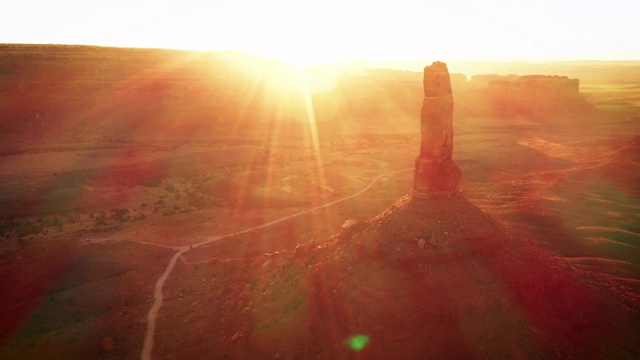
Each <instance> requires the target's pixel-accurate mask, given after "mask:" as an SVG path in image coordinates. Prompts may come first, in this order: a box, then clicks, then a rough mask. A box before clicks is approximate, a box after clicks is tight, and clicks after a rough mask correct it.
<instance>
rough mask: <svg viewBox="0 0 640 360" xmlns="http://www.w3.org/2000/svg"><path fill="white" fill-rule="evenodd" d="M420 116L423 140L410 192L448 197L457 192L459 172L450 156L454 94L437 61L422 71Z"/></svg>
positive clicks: (444, 66) (424, 195)
mask: <svg viewBox="0 0 640 360" xmlns="http://www.w3.org/2000/svg"><path fill="white" fill-rule="evenodd" d="M423 86H424V100H423V101H422V112H421V114H420V125H421V134H422V140H421V142H420V155H418V158H417V159H416V167H415V173H414V176H413V191H414V193H415V194H416V196H417V197H433V196H449V195H452V194H454V193H455V192H457V191H458V184H459V182H460V169H458V166H457V165H456V164H455V163H454V162H453V160H452V159H451V156H452V153H453V95H452V94H451V81H450V79H449V70H448V69H447V65H446V64H445V63H443V62H439V61H436V62H434V63H433V64H431V66H426V67H425V68H424V78H423Z"/></svg>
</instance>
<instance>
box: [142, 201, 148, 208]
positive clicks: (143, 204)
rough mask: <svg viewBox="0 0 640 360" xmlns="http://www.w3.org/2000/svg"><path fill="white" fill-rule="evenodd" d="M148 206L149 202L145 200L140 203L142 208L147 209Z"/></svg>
mask: <svg viewBox="0 0 640 360" xmlns="http://www.w3.org/2000/svg"><path fill="white" fill-rule="evenodd" d="M147 206H149V204H147V203H146V202H143V203H142V204H140V208H141V209H146V208H147Z"/></svg>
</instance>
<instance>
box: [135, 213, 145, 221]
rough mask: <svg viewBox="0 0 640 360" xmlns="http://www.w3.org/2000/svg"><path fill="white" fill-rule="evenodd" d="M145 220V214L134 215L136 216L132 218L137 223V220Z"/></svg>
mask: <svg viewBox="0 0 640 360" xmlns="http://www.w3.org/2000/svg"><path fill="white" fill-rule="evenodd" d="M146 218H147V215H145V214H138V215H136V216H135V217H134V218H133V220H135V221H138V220H144V219H146Z"/></svg>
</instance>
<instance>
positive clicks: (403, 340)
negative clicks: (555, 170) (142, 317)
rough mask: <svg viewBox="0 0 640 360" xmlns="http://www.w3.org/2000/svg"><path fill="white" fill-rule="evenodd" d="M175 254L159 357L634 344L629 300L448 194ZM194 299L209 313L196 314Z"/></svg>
mask: <svg viewBox="0 0 640 360" xmlns="http://www.w3.org/2000/svg"><path fill="white" fill-rule="evenodd" d="M421 239H422V240H423V241H421ZM420 244H422V245H420ZM186 257H187V259H189V254H188V253H187V255H186ZM185 262H186V263H187V264H191V266H188V267H186V266H182V267H179V268H178V269H177V270H176V273H175V275H174V276H175V278H174V279H173V281H172V282H171V283H172V285H171V286H169V288H168V289H167V291H168V292H169V293H173V294H175V295H176V296H173V297H171V298H170V299H169V301H168V302H167V303H166V305H165V306H166V309H165V310H164V311H165V312H166V313H167V314H171V315H167V316H166V317H164V318H163V319H162V320H161V321H160V325H159V326H160V329H166V330H168V329H175V328H176V327H178V326H187V325H186V324H189V326H191V328H190V330H189V332H188V334H187V335H186V336H185V337H183V338H181V340H180V341H179V342H175V341H172V339H171V336H172V335H171V334H172V331H166V330H165V331H162V330H160V331H159V333H158V335H157V337H158V348H157V351H158V352H159V353H161V354H163V357H164V356H166V357H172V356H186V357H198V356H202V354H205V353H208V354H211V357H213V358H292V359H293V358H322V359H333V358H363V359H364V358H366V359H369V358H376V359H390V358H391V359H407V358H473V357H480V358H496V357H499V358H514V357H524V358H536V357H562V358H565V357H575V358H599V357H602V358H625V357H633V356H635V355H636V354H638V350H639V349H638V347H637V344H638V342H637V340H638V330H639V329H638V312H637V309H635V310H632V309H628V308H626V307H624V306H621V305H620V304H619V303H618V302H617V295H616V294H611V293H610V292H609V291H608V290H609V289H605V288H601V287H597V286H593V285H589V284H587V283H586V282H584V281H582V278H584V277H587V278H589V274H588V273H587V272H585V271H583V270H581V269H580V268H579V267H575V266H573V265H572V264H571V263H569V262H567V261H564V260H563V259H561V258H558V257H555V256H553V255H551V254H549V253H548V252H545V251H542V250H540V249H539V248H537V247H536V246H534V245H532V244H531V243H530V242H528V241H526V240H523V239H520V238H517V237H514V236H512V235H510V234H509V233H508V232H507V231H505V230H504V228H503V227H502V226H501V225H499V224H498V223H497V222H496V221H495V220H493V219H492V218H491V217H489V216H487V215H486V214H484V213H483V212H482V211H481V210H479V209H478V208H477V207H475V206H473V205H472V204H471V203H469V202H468V201H467V200H465V199H464V198H463V197H461V196H454V197H452V198H451V199H427V200H425V199H414V198H413V197H412V196H411V195H407V196H404V197H403V198H401V199H400V200H398V201H397V202H396V203H394V204H393V205H392V206H391V207H390V208H388V209H387V210H386V211H384V212H383V213H381V214H380V215H378V216H376V217H374V218H372V219H371V220H369V221H367V222H366V224H363V225H362V226H361V227H360V228H359V229H357V230H356V232H355V233H353V234H350V235H349V234H345V233H342V234H340V235H336V236H334V237H332V238H331V239H330V240H329V241H327V242H325V243H323V244H321V245H315V244H313V243H311V244H305V245H299V246H297V247H296V248H295V250H290V251H283V252H280V253H278V254H272V255H271V256H266V257H265V256H263V257H248V258H244V259H242V258H240V259H220V258H213V259H210V260H199V261H190V260H185ZM205 283H210V285H208V286H204V284H205ZM634 301H635V302H636V303H637V301H638V299H637V298H636V299H635V300H634ZM205 308H209V309H211V310H212V311H214V312H215V314H211V315H210V316H208V317H207V319H203V318H201V315H202V310H203V309H205ZM192 309H199V310H198V311H197V312H194V311H193V310H192ZM358 334H363V335H367V336H369V337H370V343H369V344H368V346H366V347H365V348H364V349H362V350H361V351H360V352H357V351H354V350H352V349H350V348H349V347H348V346H346V341H347V340H348V339H349V338H350V337H352V336H355V335H358ZM172 344H173V345H172Z"/></svg>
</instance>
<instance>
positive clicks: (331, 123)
mask: <svg viewBox="0 0 640 360" xmlns="http://www.w3.org/2000/svg"><path fill="white" fill-rule="evenodd" d="M55 50H56V51H54V52H53V53H51V54H50V55H51V56H49V57H43V56H42V53H43V52H44V53H46V52H47V50H46V49H42V48H40V47H38V46H33V47H27V49H26V50H25V49H19V48H18V49H13V48H10V49H7V48H6V47H5V48H4V50H3V51H4V52H5V53H4V55H2V56H5V57H7V59H9V60H8V61H6V62H4V63H3V64H4V65H3V66H5V68H3V69H4V70H3V71H2V76H3V77H2V80H3V81H2V82H0V83H1V84H3V86H4V87H3V88H2V89H0V90H1V91H0V92H2V99H3V102H2V103H0V108H2V109H4V110H6V111H5V113H6V114H8V115H7V116H8V117H7V118H3V119H2V120H6V121H4V122H3V123H2V124H0V129H2V131H0V133H1V135H0V136H2V142H1V143H0V230H1V232H0V238H1V240H0V245H1V246H0V294H1V295H0V308H2V309H4V310H5V311H1V312H0V324H1V325H0V358H7V359H39V358H50V359H70V358H73V359H76V358H78V359H137V358H140V354H141V352H142V349H143V343H144V339H145V335H146V334H147V332H148V329H149V326H148V316H149V312H150V309H151V308H152V305H153V304H154V303H155V302H156V299H155V298H154V291H155V290H156V289H157V287H156V283H157V281H158V280H159V278H160V277H161V275H162V274H163V273H164V272H165V271H166V269H167V265H168V264H169V261H170V259H172V258H173V257H174V256H176V254H177V253H178V251H184V252H183V253H181V256H179V257H177V258H176V259H177V261H176V263H175V267H174V268H173V271H171V272H170V273H169V274H168V277H167V279H166V283H165V284H164V286H163V287H162V289H161V290H162V292H163V296H164V303H163V305H162V306H161V307H160V309H159V312H158V316H157V319H156V320H157V321H156V331H155V336H154V340H155V341H154V344H153V349H152V351H151V353H150V354H151V355H152V357H153V358H155V359H182V358H185V359H191V358H201V359H209V358H213V359H225V358H231V359H237V358H283V359H284V358H289V359H297V358H346V359H351V358H354V359H358V358H363V359H369V358H379V359H388V358H392V359H393V358H397V359H407V358H434V359H440V358H490V359H492V358H577V359H584V358H587V359H589V358H594V359H595V358H637V357H640V349H639V348H638V346H637V344H640V329H638V324H639V323H640V321H639V320H640V319H639V318H638V316H639V315H638V314H639V313H640V299H639V294H640V246H639V243H638V239H640V220H639V219H640V188H639V184H640V177H639V176H640V169H639V167H638V163H639V162H640V159H639V157H638V154H640V148H639V142H638V136H639V135H640V121H639V120H640V117H638V104H640V102H639V101H640V88H639V87H638V82H637V81H636V80H634V79H637V75H636V73H633V74H632V73H630V72H629V71H630V70H629V69H628V67H627V66H626V65H625V67H624V68H623V70H624V74H625V77H621V78H624V79H625V80H624V82H622V81H620V82H614V81H612V80H610V78H611V76H609V77H607V75H606V71H605V70H603V69H601V68H600V65H598V66H599V67H598V69H600V70H598V71H599V72H598V74H597V75H598V76H597V79H596V80H597V81H595V80H591V81H587V82H583V81H582V78H581V87H580V89H581V93H582V94H584V95H585V97H586V98H587V99H589V101H590V102H591V103H592V105H593V109H591V110H590V112H587V113H580V114H573V113H570V112H563V113H560V114H549V115H547V114H544V115H541V116H538V117H536V118H527V117H524V116H514V117H494V116H489V115H478V114H476V113H473V112H460V111H458V112H455V113H454V121H453V124H454V125H453V126H454V129H453V130H454V134H455V138H454V139H455V140H454V150H453V160H454V161H455V163H456V164H457V165H458V166H459V168H460V170H461V172H462V178H461V182H460V189H461V190H462V192H461V193H460V194H457V195H455V196H452V197H451V198H449V199H444V198H442V199H431V200H422V199H414V198H413V197H412V196H411V195H407V192H408V191H409V189H411V186H412V172H411V171H404V172H396V171H400V170H403V169H408V168H412V167H413V165H414V160H415V158H416V155H417V153H418V151H417V150H418V148H419V144H420V139H419V128H420V121H419V117H418V115H417V114H418V113H419V112H420V96H419V93H420V90H421V84H420V79H421V74H419V73H412V72H402V71H393V70H379V71H373V70H372V71H371V72H366V71H358V72H354V73H353V74H351V75H349V76H345V77H343V78H342V79H341V81H338V82H336V83H335V84H333V86H334V87H333V88H332V89H333V90H330V91H324V90H323V91H317V92H312V94H311V97H312V100H313V104H314V108H313V111H314V112H315V114H316V117H315V119H316V120H317V122H315V123H313V122H312V121H311V120H312V119H309V118H307V116H308V115H309V112H307V111H308V110H309V109H308V108H306V109H305V108H304V106H302V105H300V104H299V103H298V102H299V100H300V98H301V97H300V94H299V93H296V92H294V93H295V94H293V95H291V94H287V91H286V90H283V89H282V88H278V86H280V85H282V81H281V79H278V78H277V76H271V75H269V76H266V77H261V76H262V75H264V74H262V73H261V72H262V70H265V69H267V70H268V69H272V67H273V66H276V68H278V69H280V70H282V69H281V67H280V65H277V64H276V65H274V64H270V65H269V64H267V65H264V64H263V65H261V66H258V67H253V64H254V63H253V62H252V61H254V60H255V59H250V58H249V59H248V58H247V57H241V58H244V59H245V62H238V61H232V60H233V59H236V58H235V57H234V56H232V55H230V54H227V55H225V56H223V57H222V58H220V57H219V56H218V55H215V54H209V55H207V54H187V53H184V52H173V51H170V52H162V51H160V52H154V50H140V49H138V50H132V49H128V50H126V49H125V50H122V49H103V48H97V49H93V48H84V47H80V48H66V47H55ZM25 51H26V52H27V55H19V56H18V55H12V54H13V52H17V53H19V54H21V53H22V52H25ZM7 54H8V55H7ZM110 54H111V55H118V56H121V58H118V57H116V58H117V61H116V60H114V59H116V58H113V59H109V58H107V55H110ZM160 55H161V56H160ZM186 55H189V56H186ZM191 55H194V56H191ZM195 55H197V56H195ZM185 56H186V58H189V59H191V60H189V61H187V60H185ZM43 59H45V60H43ZM216 59H217V60H216ZM23 64H26V65H23ZM212 64H216V65H215V66H213V65H212ZM230 64H231V65H233V66H231V65H230ZM234 64H240V65H239V66H237V67H234V66H235V65H234ZM178 65H179V66H178ZM614 65H615V64H614ZM614 65H610V64H608V65H607V66H614ZM627 65H629V64H627ZM229 66H231V67H229ZM629 66H631V65H629ZM634 66H635V65H634ZM33 69H37V71H35V70H33ZM95 69H98V70H99V71H95ZM247 69H251V71H253V72H251V73H250V74H249V75H247V73H244V74H241V75H242V76H240V75H239V74H240V73H242V72H244V71H247ZM615 69H617V70H615ZM615 69H614V70H615V71H613V70H611V71H612V73H616V74H617V73H619V70H620V69H618V68H615ZM634 69H636V68H635V67H634ZM227 70H229V71H227ZM627 70H629V71H627ZM287 71H289V70H287ZM620 71H622V70H620ZM634 71H636V72H638V71H637V69H636V70H634ZM285 72H286V71H285ZM264 73H265V74H269V72H268V71H264ZM280 74H282V73H280ZM296 74H297V72H296ZM319 74H320V75H321V74H322V72H320V73H319ZM628 74H630V75H629V76H627V75H628ZM309 75H310V76H311V75H312V74H311V73H310V74H309ZM632 75H633V76H632ZM571 76H577V75H571ZM602 79H605V80H602ZM606 79H609V80H606ZM296 81H297V80H296ZM278 84H280V85H278ZM285 85H286V84H285ZM290 85H291V84H290ZM291 86H293V85H291ZM0 87H1V86H0ZM274 88H278V89H279V90H278V91H273V89H274ZM455 91H456V89H454V92H455ZM416 94H418V96H416ZM76 95H81V96H76ZM289 95H290V96H289ZM291 103H296V104H297V105H295V106H293V105H291ZM129 105H131V106H129ZM307 105H308V104H307ZM472 105H473V104H466V105H465V104H464V103H461V101H459V100H457V98H456V105H455V109H465V108H467V109H468V108H469V107H470V106H471V107H472ZM248 109H259V111H258V110H256V111H255V112H251V111H249V110H248ZM393 172H396V173H393ZM389 173H393V174H392V175H389V176H382V177H380V178H379V180H378V181H376V182H375V183H373V184H372V186H371V187H370V188H368V189H367V190H366V191H364V192H361V193H359V192H360V191H361V190H363V189H364V188H365V187H366V186H367V185H368V184H369V183H371V181H372V180H374V179H376V178H377V177H378V176H380V175H382V174H389ZM357 193H359V195H357V196H354V197H351V196H352V195H354V194H357ZM346 198H348V199H346ZM339 199H345V200H344V201H341V202H339V203H335V204H333V205H331V206H328V207H323V208H318V209H316V210H314V211H311V212H306V213H302V212H303V211H305V210H309V209H314V208H317V207H320V206H322V205H324V204H330V203H333V202H335V201H337V200H339ZM398 199H399V200H398ZM295 214H300V215H299V216H295V217H291V218H288V219H287V220H285V221H282V222H278V223H274V224H271V225H269V226H266V227H260V226H262V225H265V224H269V223H271V222H273V221H276V220H278V219H282V218H286V217H290V216H292V215H295ZM348 219H355V220H358V222H356V226H355V227H354V229H353V230H352V231H351V232H343V231H342V230H341V226H342V224H343V223H344V222H345V220H348ZM256 227H260V228H256ZM252 228H255V229H254V230H252V231H246V232H244V231H245V230H247V229H252ZM238 232H242V233H240V234H236V233H238ZM229 234H236V235H229ZM212 239H217V240H216V241H212V242H208V243H206V244H203V245H201V246H198V244H202V243H203V242H205V241H208V240H212ZM421 240H422V241H421ZM190 246H193V247H192V248H190ZM179 249H180V250H179ZM357 335H362V336H361V337H356V338H354V336H357ZM350 339H351V341H349V340H350ZM356 340H358V341H356ZM358 344H359V345H363V347H361V348H360V347H359V346H356V345H358ZM358 348H359V350H358Z"/></svg>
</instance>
